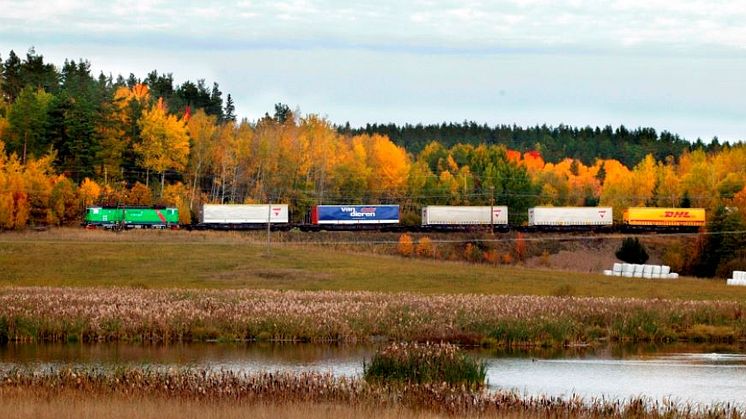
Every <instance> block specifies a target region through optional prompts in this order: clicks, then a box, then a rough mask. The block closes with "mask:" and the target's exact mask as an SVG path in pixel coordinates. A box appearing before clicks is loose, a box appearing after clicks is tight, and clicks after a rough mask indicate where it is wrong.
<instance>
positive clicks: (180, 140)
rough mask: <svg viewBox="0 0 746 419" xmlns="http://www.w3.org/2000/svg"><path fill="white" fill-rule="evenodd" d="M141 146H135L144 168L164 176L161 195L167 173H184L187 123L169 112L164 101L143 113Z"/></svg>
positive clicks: (186, 158)
mask: <svg viewBox="0 0 746 419" xmlns="http://www.w3.org/2000/svg"><path fill="white" fill-rule="evenodd" d="M139 125H140V129H141V131H140V136H141V137H142V143H140V144H136V146H135V151H136V152H137V153H138V154H139V155H140V158H141V160H142V165H143V167H145V168H146V169H148V170H153V171H155V172H157V173H160V174H161V195H162V194H163V188H164V185H165V179H166V170H169V169H173V170H183V169H184V168H185V167H186V164H187V161H188V159H189V136H188V135H187V130H186V124H185V123H184V121H182V120H179V119H178V118H177V117H176V116H174V115H170V114H168V113H167V112H166V106H165V104H164V103H163V99H162V98H161V99H160V100H159V101H158V103H157V104H156V105H154V106H153V107H151V108H150V109H148V110H146V111H145V112H143V115H142V117H141V118H140V121H139Z"/></svg>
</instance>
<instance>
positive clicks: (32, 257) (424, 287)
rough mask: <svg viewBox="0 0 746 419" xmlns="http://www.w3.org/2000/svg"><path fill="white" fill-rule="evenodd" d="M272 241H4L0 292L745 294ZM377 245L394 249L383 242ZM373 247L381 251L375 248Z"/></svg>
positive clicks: (84, 234) (180, 235) (204, 235)
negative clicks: (8, 289)
mask: <svg viewBox="0 0 746 419" xmlns="http://www.w3.org/2000/svg"><path fill="white" fill-rule="evenodd" d="M365 246H366V248H365V249H364V250H362V251H356V249H358V247H356V246H355V245H354V244H351V245H340V244H335V245H323V244H302V243H292V244H291V243H287V242H286V243H273V244H272V247H271V253H268V250H267V245H266V243H262V242H261V241H260V240H259V239H257V235H256V234H253V235H247V234H241V233H216V232H187V231H129V232H123V233H112V232H107V231H84V230H80V229H60V230H51V231H45V232H25V233H3V234H0V286H130V287H143V288H168V287H180V288H184V287H186V288H256V289H259V288H261V289H282V290H348V291H358V290H368V291H382V292H417V293H425V294H443V293H478V294H508V295H526V294H527V295H561V296H566V295H573V296H594V297H599V296H615V297H639V298H680V299H699V300H702V299H726V300H746V287H744V288H740V287H726V285H725V283H724V281H715V280H700V279H693V278H680V279H678V280H642V279H631V278H625V279H623V278H618V277H604V276H602V275H595V274H588V273H574V272H568V271H553V270H548V269H529V268H524V267H521V266H504V265H499V266H491V265H477V264H468V263H462V262H447V261H436V260H423V259H408V258H402V257H398V256H388V255H382V254H377V253H376V252H374V251H372V250H371V249H370V247H371V246H375V245H370V244H368V245H365ZM379 246H391V245H390V244H381V245H379ZM373 250H375V249H373Z"/></svg>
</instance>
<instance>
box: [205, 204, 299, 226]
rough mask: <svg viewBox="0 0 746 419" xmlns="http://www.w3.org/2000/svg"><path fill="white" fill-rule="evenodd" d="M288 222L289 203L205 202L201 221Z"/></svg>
mask: <svg viewBox="0 0 746 419" xmlns="http://www.w3.org/2000/svg"><path fill="white" fill-rule="evenodd" d="M268 216H269V217H270V220H271V222H272V223H287V222H288V206H287V204H272V207H271V208H270V206H269V205H267V204H251V205H249V204H227V205H220V204H205V205H204V206H202V213H201V214H200V221H201V222H202V223H203V224H260V223H264V224H266V223H267V217H268Z"/></svg>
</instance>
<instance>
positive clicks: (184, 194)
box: [163, 182, 192, 224]
mask: <svg viewBox="0 0 746 419" xmlns="http://www.w3.org/2000/svg"><path fill="white" fill-rule="evenodd" d="M190 195H191V192H190V191H189V189H188V188H187V187H186V186H184V184H183V183H181V182H178V183H175V184H173V185H168V186H166V190H165V191H163V203H164V204H166V205H168V206H174V207H176V208H177V209H178V210H179V224H191V222H192V212H191V210H190V208H189V199H190Z"/></svg>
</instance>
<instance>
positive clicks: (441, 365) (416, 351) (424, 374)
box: [364, 343, 487, 388]
mask: <svg viewBox="0 0 746 419" xmlns="http://www.w3.org/2000/svg"><path fill="white" fill-rule="evenodd" d="M486 375H487V369H486V366H485V364H484V363H483V362H480V361H477V360H475V359H473V358H472V357H470V356H468V355H466V354H465V353H464V352H463V351H462V350H460V349H459V348H458V347H457V346H456V345H451V344H448V343H440V344H433V343H425V344H418V343H393V344H390V345H388V346H386V347H385V348H383V349H381V350H379V351H378V352H377V353H376V354H375V355H373V359H372V360H371V362H370V365H365V372H364V377H365V380H366V381H368V382H373V383H388V382H400V383H407V384H425V383H438V384H440V383H447V384H449V385H465V386H467V387H470V388H481V387H482V386H484V380H485V377H486Z"/></svg>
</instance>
